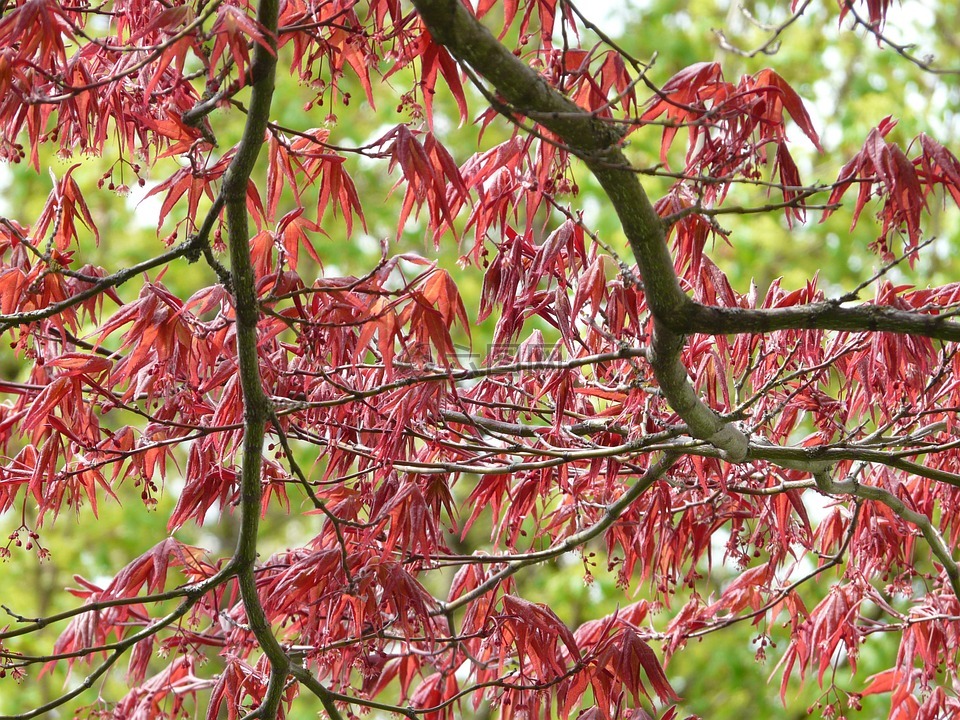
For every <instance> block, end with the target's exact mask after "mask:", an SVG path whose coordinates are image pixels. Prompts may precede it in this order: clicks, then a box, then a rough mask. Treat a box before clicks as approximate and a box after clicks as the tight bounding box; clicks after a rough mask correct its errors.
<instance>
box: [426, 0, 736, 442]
mask: <svg viewBox="0 0 960 720" xmlns="http://www.w3.org/2000/svg"><path fill="white" fill-rule="evenodd" d="M413 4H414V6H415V7H416V8H417V10H418V11H419V12H420V15H421V17H422V18H423V21H424V23H425V24H426V25H427V28H428V29H429V30H430V33H431V35H432V36H433V37H434V39H435V40H436V41H437V42H439V43H441V44H443V45H445V46H446V47H447V48H448V49H449V50H450V52H451V53H452V54H453V55H454V56H455V57H457V58H458V59H459V60H461V61H462V62H465V63H467V64H469V65H470V66H472V67H473V68H474V69H475V70H476V71H477V72H479V73H480V74H481V75H483V76H484V77H485V78H486V79H487V80H488V81H490V82H491V83H493V85H494V86H495V87H496V89H497V91H498V92H499V93H500V94H501V95H502V96H503V97H504V99H505V100H506V101H507V102H509V103H510V104H511V105H513V106H514V107H516V108H518V109H519V110H520V111H522V112H533V113H536V117H537V121H538V122H539V123H540V124H541V125H542V126H543V127H545V128H547V129H548V130H549V131H550V132H552V133H555V134H556V135H557V136H558V137H559V138H560V140H562V141H563V142H564V144H565V145H566V146H567V147H568V148H569V149H570V151H571V152H573V153H574V154H576V155H577V156H578V157H580V158H581V159H582V160H583V161H584V162H585V163H586V165H587V167H589V168H590V171H591V172H592V173H593V174H594V176H595V177H596V178H597V180H598V181H599V182H600V185H601V186H602V187H603V189H604V192H605V193H606V194H607V197H609V198H610V202H611V204H612V205H613V207H614V209H615V210H616V212H617V215H618V217H619V218H620V223H621V225H622V226H623V231H624V233H625V234H626V236H627V240H628V241H629V243H630V248H631V250H632V251H633V254H634V257H635V258H636V260H637V266H638V268H639V270H640V277H641V280H642V282H643V286H644V293H645V296H646V300H647V305H648V306H649V308H650V311H651V313H652V314H653V317H654V332H653V348H652V352H651V353H650V362H651V365H652V366H653V370H654V373H655V374H656V376H657V380H658V381H659V382H660V385H661V388H662V390H663V393H664V396H665V397H666V398H667V401H668V402H669V403H670V406H671V407H672V408H673V409H674V410H675V411H676V412H677V414H678V415H680V417H681V418H683V420H684V422H686V423H687V425H688V426H689V427H690V432H691V433H692V434H693V435H694V436H696V437H698V438H700V439H702V440H707V441H708V442H711V443H713V444H714V445H716V446H717V447H718V448H720V449H722V450H723V451H724V453H725V454H726V455H727V456H728V457H729V458H730V459H732V460H742V459H743V458H744V456H745V453H746V449H747V439H746V436H744V434H743V433H742V432H741V431H740V430H739V429H738V428H737V427H736V426H735V425H733V424H732V423H729V422H727V421H724V420H722V419H721V418H720V417H719V416H718V415H717V414H716V413H715V412H714V411H713V410H711V409H710V408H708V407H707V406H706V405H705V404H704V403H703V401H701V400H700V398H699V397H698V396H697V394H696V392H695V391H694V389H693V387H692V386H691V385H690V380H689V378H688V377H687V371H686V368H685V367H684V366H683V364H682V363H681V362H680V351H681V350H682V348H683V338H682V334H681V333H683V332H685V330H684V329H683V328H682V327H681V326H680V325H679V324H678V323H677V322H676V320H675V319H676V318H681V317H683V316H685V315H686V314H688V313H689V311H690V307H691V306H692V305H693V302H692V301H691V300H690V299H689V298H688V297H687V296H686V295H685V294H684V293H683V291H682V290H681V289H680V283H679V281H678V279H677V275H676V272H675V271H674V266H673V258H672V257H671V255H670V251H669V249H668V247H667V243H666V235H665V233H664V226H663V223H662V222H661V220H660V217H659V215H657V212H656V210H654V208H653V205H652V204H651V202H650V199H649V197H647V193H646V192H645V191H644V189H643V187H642V186H641V184H640V181H639V179H638V177H637V175H636V173H634V172H633V169H632V168H631V166H630V163H629V162H628V161H627V158H626V157H625V156H624V154H623V152H622V151H621V150H620V142H621V139H622V131H621V130H620V129H617V128H614V127H612V126H611V125H610V124H609V123H606V122H603V121H602V120H600V119H598V118H597V117H595V116H594V115H592V114H591V113H588V112H585V111H583V110H581V109H580V108H579V107H578V106H577V105H575V104H574V103H573V102H571V101H570V100H568V99H567V98H565V97H564V96H563V95H561V94H560V93H559V92H557V91H556V90H554V89H553V88H551V87H550V86H549V85H548V84H547V82H546V81H545V80H544V79H543V78H542V77H540V75H538V74H537V72H536V71H535V70H533V69H532V68H530V67H528V66H527V65H526V64H525V63H524V62H523V61H522V60H520V59H519V58H518V57H516V56H515V55H514V54H513V53H512V52H510V51H509V50H508V49H507V48H506V47H505V46H504V45H503V44H502V43H500V42H499V41H498V40H497V39H496V38H495V37H494V36H493V34H492V33H490V31H489V30H487V29H486V28H485V27H484V26H483V25H482V24H480V22H479V21H478V20H477V19H476V18H475V17H474V16H473V15H472V14H471V13H470V12H469V11H468V10H467V9H466V8H465V7H464V6H463V5H462V4H461V3H460V2H459V0H414V3H413Z"/></svg>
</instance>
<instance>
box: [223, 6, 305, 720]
mask: <svg viewBox="0 0 960 720" xmlns="http://www.w3.org/2000/svg"><path fill="white" fill-rule="evenodd" d="M278 12H279V2H278V0H261V2H260V4H259V6H258V9H257V21H258V22H259V23H260V25H261V27H262V28H263V29H264V35H265V37H266V38H267V39H268V43H269V45H270V47H271V49H270V50H268V49H266V48H264V47H262V46H261V45H259V44H258V45H257V46H256V48H255V50H254V56H253V69H252V74H253V76H254V78H256V80H255V82H254V83H253V87H252V91H251V95H250V110H249V112H248V114H247V120H246V124H245V125H244V128H243V136H242V138H241V140H240V143H239V145H238V146H237V152H236V154H235V155H234V157H233V160H232V161H231V163H230V167H229V168H228V169H227V172H226V174H225V175H224V180H223V186H222V189H221V195H222V197H223V201H224V206H225V208H226V215H227V245H228V247H229V252H230V271H231V280H232V283H233V295H234V301H235V312H236V317H237V322H236V332H237V362H238V365H239V369H240V385H241V387H242V389H243V420H244V433H243V461H242V468H241V473H240V513H241V514H240V532H239V537H238V538H237V547H236V552H235V555H234V558H233V561H232V565H233V566H234V567H235V568H236V573H237V582H238V584H239V586H240V595H241V597H242V599H243V606H244V610H245V612H246V616H247V623H248V625H249V626H250V630H251V632H252V633H253V634H254V636H255V637H256V638H257V642H258V643H259V644H260V646H261V648H262V649H263V652H264V654H265V655H266V656H267V658H268V659H269V660H270V680H269V684H268V688H267V692H266V694H265V696H264V698H263V700H262V702H261V704H260V705H259V707H257V709H256V710H255V711H254V712H253V713H251V714H250V715H249V716H248V717H256V718H260V720H272V718H275V717H277V715H278V713H279V708H280V702H281V701H282V699H283V690H284V682H285V680H286V677H287V675H288V674H289V669H290V658H289V657H288V656H287V654H286V652H285V651H284V650H283V648H282V647H281V645H280V643H279V642H278V641H277V639H276V638H275V637H274V635H273V632H272V630H271V628H270V623H269V621H268V620H267V617H266V613H265V612H264V609H263V605H262V603H261V602H260V597H259V595H258V593H257V582H256V576H255V575H254V566H255V564H256V560H257V533H258V530H259V527H260V504H261V499H262V497H263V489H262V486H261V479H260V475H261V466H262V463H263V439H264V434H265V432H266V427H267V421H268V419H269V418H270V415H271V413H272V406H271V404H270V399H269V398H268V397H267V395H266V393H265V392H264V390H263V384H262V381H261V378H260V357H259V353H258V347H259V336H258V331H257V324H258V321H259V319H260V304H259V302H258V298H257V288H256V276H255V274H254V270H253V264H252V262H251V260H250V244H249V241H250V237H249V231H248V226H247V200H246V188H247V181H248V180H249V179H250V174H251V173H252V172H253V169H254V166H255V165H256V162H257V157H258V156H259V154H260V148H261V147H263V142H264V136H265V134H266V129H267V122H268V120H269V115H270V107H271V103H272V100H273V91H274V82H275V76H276V64H277V57H276V32H277V16H278Z"/></svg>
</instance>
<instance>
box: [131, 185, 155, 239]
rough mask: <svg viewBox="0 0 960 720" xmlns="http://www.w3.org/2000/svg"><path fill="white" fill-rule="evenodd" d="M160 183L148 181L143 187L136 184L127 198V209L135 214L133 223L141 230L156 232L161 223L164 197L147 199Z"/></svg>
mask: <svg viewBox="0 0 960 720" xmlns="http://www.w3.org/2000/svg"><path fill="white" fill-rule="evenodd" d="M157 185H159V183H156V182H151V181H149V180H148V181H147V182H146V184H145V185H144V186H143V187H140V186H139V185H137V184H134V185H133V186H131V188H130V192H129V194H128V195H127V196H126V203H127V208H128V209H129V210H130V212H131V213H132V214H133V222H134V223H135V224H136V226H137V227H139V228H144V229H150V230H156V229H157V225H158V223H159V221H160V208H161V207H163V195H161V194H159V193H158V194H156V195H153V196H151V197H147V193H148V192H150V191H151V190H153V188H155V187H157Z"/></svg>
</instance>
